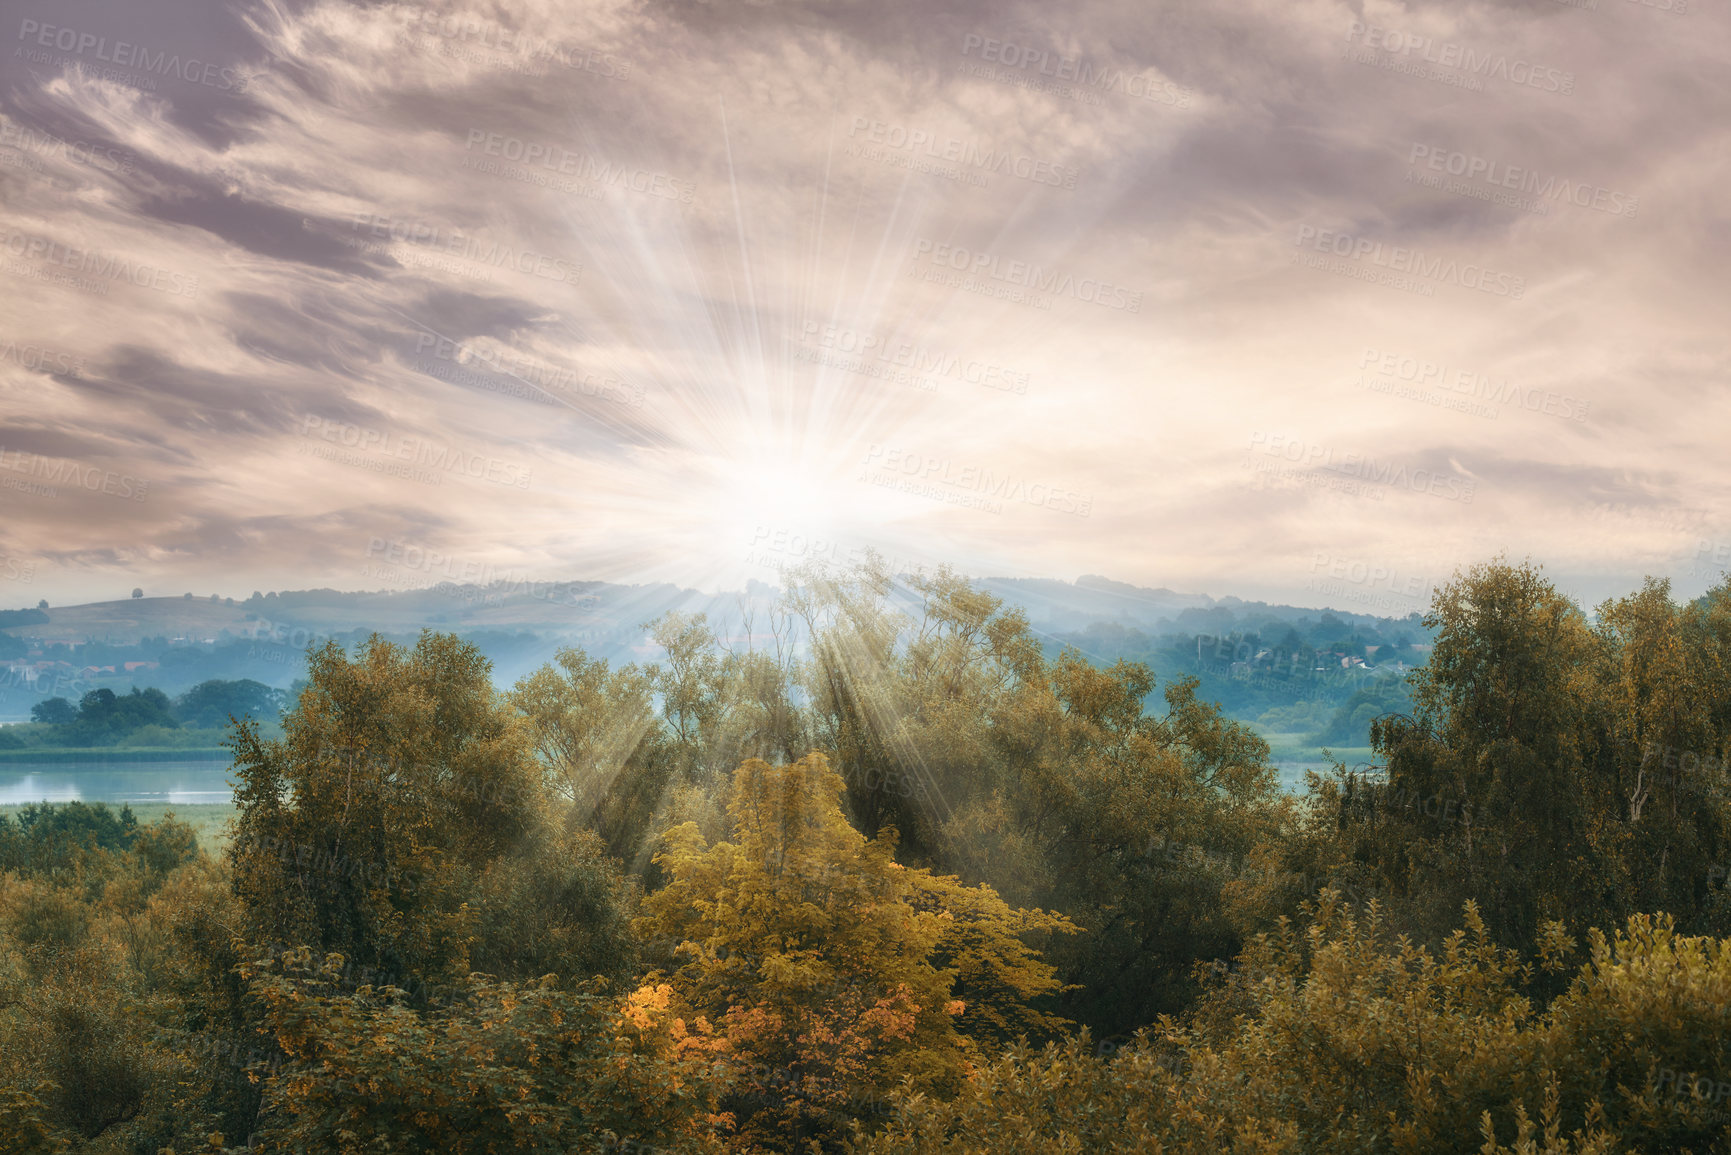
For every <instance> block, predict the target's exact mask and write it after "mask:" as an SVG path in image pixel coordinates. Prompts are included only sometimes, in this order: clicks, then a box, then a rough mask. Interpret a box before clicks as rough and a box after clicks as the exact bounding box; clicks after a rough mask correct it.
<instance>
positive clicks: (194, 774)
mask: <svg viewBox="0 0 1731 1155" xmlns="http://www.w3.org/2000/svg"><path fill="white" fill-rule="evenodd" d="M1277 765H1278V768H1279V772H1280V784H1281V785H1282V786H1283V787H1285V788H1286V789H1287V790H1290V791H1292V792H1294V793H1302V792H1303V790H1304V772H1305V771H1306V770H1316V771H1319V772H1320V771H1323V770H1326V769H1327V768H1328V763H1326V762H1282V763H1278V764H1277ZM228 776H229V763H227V762H80V763H78V764H76V765H67V764H65V763H61V764H59V765H55V764H40V765H33V764H31V763H28V762H14V763H10V764H0V806H17V805H20V804H21V803H25V802H73V801H82V802H109V803H114V804H116V805H118V804H120V803H122V802H154V803H160V804H163V805H169V806H190V805H192V804H194V803H200V802H231V801H233V799H234V792H233V790H232V789H231V788H230V787H229V784H228Z"/></svg>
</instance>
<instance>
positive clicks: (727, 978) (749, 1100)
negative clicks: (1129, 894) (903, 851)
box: [635, 754, 1073, 1150]
mask: <svg viewBox="0 0 1731 1155" xmlns="http://www.w3.org/2000/svg"><path fill="white" fill-rule="evenodd" d="M843 788H844V787H843V782H842V780H841V778H840V776H839V775H838V774H836V772H835V771H834V770H832V769H830V767H829V763H828V761H827V760H826V759H825V758H824V757H823V756H822V755H821V754H812V755H810V756H808V757H806V758H804V759H802V760H801V761H799V762H797V763H795V764H793V765H791V766H780V767H774V766H770V765H769V764H767V763H765V762H763V761H760V760H750V761H747V762H745V763H743V764H742V765H741V766H740V767H739V768H738V770H737V771H735V773H734V776H733V783H732V791H731V796H730V798H729V800H728V808H727V812H728V818H729V826H730V830H731V834H732V839H733V840H732V841H727V842H719V843H716V844H715V845H713V846H709V845H706V844H705V842H704V839H703V837H702V835H700V834H699V833H698V831H697V828H696V826H695V825H694V824H691V823H687V824H684V825H682V826H679V827H675V828H674V829H672V830H670V831H668V832H667V835H666V849H665V850H664V851H663V852H662V853H661V854H660V855H659V856H658V858H657V861H658V862H660V863H661V865H662V867H663V869H664V870H665V871H666V872H667V874H668V876H669V877H670V879H671V881H670V882H669V883H668V885H667V886H666V887H665V888H664V889H662V890H660V891H657V892H655V893H653V894H651V895H649V896H647V897H646V898H645V899H644V901H643V908H642V909H643V914H642V916H641V917H640V918H639V919H638V920H637V921H636V923H635V928H636V930H637V932H638V934H639V936H640V937H641V938H643V939H645V940H647V941H648V943H649V947H648V949H650V950H651V951H654V952H656V957H658V958H659V959H660V960H661V961H662V962H663V964H664V965H666V966H668V967H670V968H671V970H670V974H669V975H668V981H669V982H670V983H671V985H672V988H673V990H674V992H675V995H676V1004H675V1005H676V1007H677V1009H678V1010H679V1011H680V1013H681V1014H682V1015H683V1016H684V1017H685V1018H686V1019H687V1020H693V1019H696V1020H700V1021H704V1022H708V1023H712V1024H714V1025H715V1027H716V1030H717V1031H718V1033H719V1034H720V1036H721V1037H722V1038H723V1039H725V1040H726V1044H727V1054H728V1056H729V1059H728V1062H729V1066H730V1069H731V1071H732V1073H733V1075H734V1078H735V1080H736V1082H735V1086H734V1089H733V1091H732V1093H731V1094H730V1095H729V1096H728V1098H727V1099H726V1100H725V1104H724V1105H725V1106H726V1107H727V1108H728V1109H729V1110H730V1111H732V1112H733V1113H734V1114H735V1115H736V1117H737V1118H738V1120H739V1126H740V1135H741V1138H742V1140H743V1141H745V1142H747V1143H761V1144H764V1145H767V1146H770V1147H772V1148H775V1149H778V1150H795V1149H800V1150H803V1149H804V1145H805V1144H806V1142H807V1141H816V1142H818V1143H820V1144H821V1145H823V1146H825V1147H826V1148H828V1149H834V1148H835V1147H836V1146H837V1144H838V1142H839V1138H840V1136H841V1135H842V1134H843V1133H844V1132H845V1129H846V1125H847V1120H848V1119H849V1118H850V1117H851V1112H852V1111H856V1110H859V1109H860V1107H861V1105H862V1104H868V1103H871V1102H875V1101H879V1100H881V1098H882V1096H883V1095H884V1093H885V1092H887V1091H888V1090H889V1089H890V1088H891V1087H893V1086H896V1085H899V1084H900V1083H901V1082H902V1081H903V1080H908V1081H909V1082H910V1085H912V1086H916V1087H920V1088H924V1089H926V1090H929V1091H934V1092H944V1093H949V1092H953V1091H954V1090H955V1089H957V1088H958V1087H959V1085H960V1081H961V1079H962V1077H963V1074H964V1071H965V1069H966V1064H967V1062H968V1061H969V1060H970V1058H972V1057H973V1056H975V1055H976V1054H977V1050H976V1044H975V1041H974V1040H975V1039H980V1038H990V1037H992V1036H994V1035H1000V1034H1004V1033H1014V1032H1018V1031H1020V1032H1026V1031H1033V1032H1037V1033H1047V1032H1050V1031H1051V1030H1053V1029H1055V1028H1056V1027H1058V1026H1059V1025H1060V1021H1059V1020H1055V1019H1053V1018H1052V1017H1051V1016H1049V1015H1047V1014H1043V1013H1041V1012H1040V1011H1038V1010H1035V1009H1034V1008H1033V1007H1031V1006H1030V1005H1029V1003H1030V1001H1031V1000H1034V999H1037V998H1038V997H1039V996H1042V995H1047V994H1050V993H1052V992H1054V991H1056V990H1057V989H1058V988H1059V986H1060V984H1059V982H1058V981H1057V979H1056V978H1055V977H1054V972H1053V969H1052V967H1051V966H1049V965H1048V964H1046V963H1044V962H1043V961H1041V960H1040V958H1039V957H1038V955H1037V954H1036V953H1035V952H1034V951H1033V950H1032V949H1031V948H1030V947H1029V946H1028V945H1027V944H1026V943H1025V942H1023V941H1022V936H1024V935H1030V934H1050V933H1052V932H1061V931H1069V930H1072V929H1073V928H1072V927H1071V926H1070V924H1069V923H1068V922H1067V921H1066V920H1065V919H1063V918H1062V917H1060V916H1057V915H1051V914H1046V913H1045V912H1043V911H1038V910H1035V911H1027V910H1016V909H1013V908H1011V907H1010V906H1008V905H1007V904H1006V903H1004V901H1003V900H1002V899H1000V898H999V897H998V895H997V894H996V893H995V892H994V891H992V889H991V888H990V887H984V886H982V887H978V888H968V887H964V886H962V885H961V884H960V883H958V882H957V881H956V880H955V879H953V878H945V877H940V876H936V875H933V874H931V873H930V872H929V871H926V870H917V869H909V868H906V867H903V866H902V865H900V864H899V863H897V862H896V861H895V845H896V840H895V833H894V831H893V830H885V831H883V832H882V833H880V835H879V836H878V837H877V838H876V839H867V838H865V837H864V836H863V835H861V834H859V833H858V832H857V831H855V830H854V829H853V828H852V827H851V826H849V825H848V823H847V820H846V818H845V817H844V816H843V814H842V810H841V795H842V792H843ZM660 981H661V973H660V972H653V973H651V974H650V975H649V976H648V978H647V979H646V980H645V983H646V984H648V985H650V986H653V985H654V984H656V983H659V982H660Z"/></svg>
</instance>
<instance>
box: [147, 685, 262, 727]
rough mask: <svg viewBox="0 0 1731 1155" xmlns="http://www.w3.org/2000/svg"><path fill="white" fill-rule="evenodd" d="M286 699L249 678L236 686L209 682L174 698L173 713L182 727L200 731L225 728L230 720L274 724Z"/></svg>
mask: <svg viewBox="0 0 1731 1155" xmlns="http://www.w3.org/2000/svg"><path fill="white" fill-rule="evenodd" d="M287 697H288V695H286V694H284V693H283V692H282V691H281V690H278V689H275V688H274V687H271V686H267V685H265V684H264V683H263V682H255V681H253V680H252V679H251V678H242V679H240V680H239V681H236V682H225V681H223V680H222V679H220V678H212V679H210V680H209V681H205V682H200V683H199V684H198V685H196V686H194V687H193V688H192V689H190V690H188V691H186V692H185V693H184V694H182V695H181V696H180V697H179V698H176V699H175V702H174V713H175V717H176V718H178V719H179V720H180V721H181V722H182V723H184V724H185V725H188V726H194V727H197V728H199V729H203V730H209V729H216V728H219V727H222V726H226V725H228V723H229V720H230V719H232V718H254V719H257V718H263V719H266V720H268V721H272V722H274V721H275V720H276V718H277V715H278V714H280V713H281V712H282V708H283V706H284V705H285V704H286V700H287Z"/></svg>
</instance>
